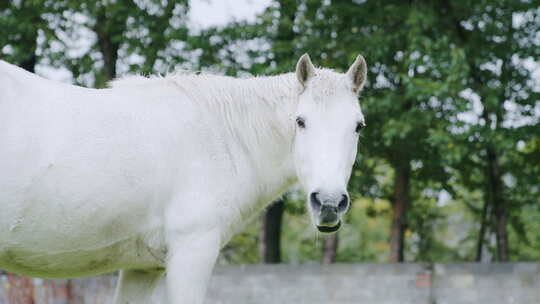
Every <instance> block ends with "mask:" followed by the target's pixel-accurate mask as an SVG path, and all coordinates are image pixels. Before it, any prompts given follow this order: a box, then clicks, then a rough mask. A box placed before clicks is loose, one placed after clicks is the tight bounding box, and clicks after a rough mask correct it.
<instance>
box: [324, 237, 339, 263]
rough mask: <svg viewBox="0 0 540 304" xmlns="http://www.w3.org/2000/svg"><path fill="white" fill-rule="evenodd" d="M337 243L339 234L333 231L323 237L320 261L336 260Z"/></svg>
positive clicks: (329, 261)
mask: <svg viewBox="0 0 540 304" xmlns="http://www.w3.org/2000/svg"><path fill="white" fill-rule="evenodd" d="M338 244H339V235H338V233H334V234H332V235H330V236H328V237H326V238H325V239H324V244H323V253H322V263H323V264H333V263H335V262H336V256H337V249H338Z"/></svg>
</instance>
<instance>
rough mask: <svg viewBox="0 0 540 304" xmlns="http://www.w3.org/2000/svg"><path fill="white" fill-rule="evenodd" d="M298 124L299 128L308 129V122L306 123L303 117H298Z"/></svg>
mask: <svg viewBox="0 0 540 304" xmlns="http://www.w3.org/2000/svg"><path fill="white" fill-rule="evenodd" d="M296 124H297V125H298V127H299V128H301V129H303V128H305V127H306V121H305V120H304V119H303V118H302V117H300V116H298V117H296Z"/></svg>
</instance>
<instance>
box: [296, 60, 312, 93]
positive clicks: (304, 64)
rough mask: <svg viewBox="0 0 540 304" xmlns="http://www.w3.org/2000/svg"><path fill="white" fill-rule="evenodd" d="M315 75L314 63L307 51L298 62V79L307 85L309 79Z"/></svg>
mask: <svg viewBox="0 0 540 304" xmlns="http://www.w3.org/2000/svg"><path fill="white" fill-rule="evenodd" d="M313 76H315V67H314V66H313V63H311V59H310V58H309V55H308V54H307V53H306V54H304V55H302V57H300V59H298V63H297V64H296V77H297V78H298V81H300V84H301V85H302V86H303V87H305V86H306V83H307V81H308V80H309V79H310V78H311V77H313Z"/></svg>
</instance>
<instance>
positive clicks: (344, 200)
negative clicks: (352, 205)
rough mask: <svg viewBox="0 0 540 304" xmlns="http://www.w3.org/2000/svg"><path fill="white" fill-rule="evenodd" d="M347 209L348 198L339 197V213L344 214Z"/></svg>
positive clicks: (344, 196)
mask: <svg viewBox="0 0 540 304" xmlns="http://www.w3.org/2000/svg"><path fill="white" fill-rule="evenodd" d="M348 207H349V198H348V197H347V196H346V195H345V194H343V195H342V196H341V201H339V205H338V210H339V212H345V211H347V208H348Z"/></svg>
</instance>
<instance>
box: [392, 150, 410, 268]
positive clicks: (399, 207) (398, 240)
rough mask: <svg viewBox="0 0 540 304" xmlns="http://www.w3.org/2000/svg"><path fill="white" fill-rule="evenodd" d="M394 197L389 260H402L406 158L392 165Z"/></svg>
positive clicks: (407, 176) (406, 201)
mask: <svg viewBox="0 0 540 304" xmlns="http://www.w3.org/2000/svg"><path fill="white" fill-rule="evenodd" d="M394 169H395V181H394V197H393V203H394V204H393V206H392V209H393V210H392V211H393V213H392V227H391V230H390V262H393V263H395V262H403V251H404V244H405V229H406V227H407V222H406V213H407V208H408V206H409V187H410V172H411V167H410V164H409V161H408V160H405V161H401V162H400V163H398V164H397V165H395V166H394Z"/></svg>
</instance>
